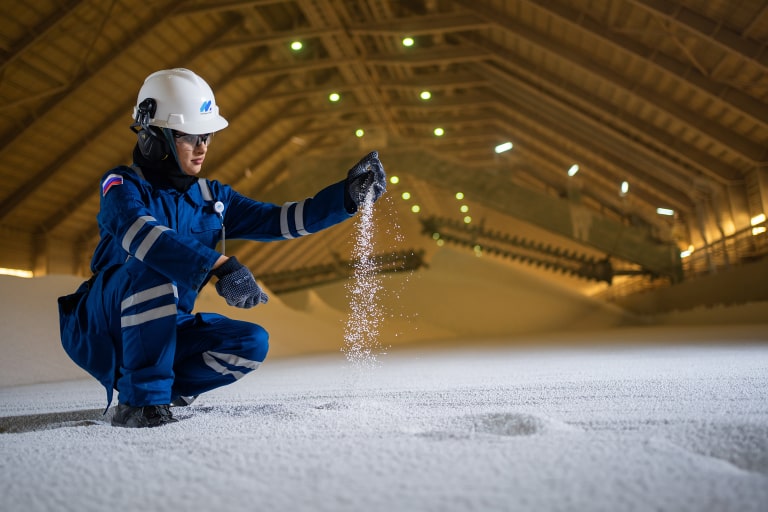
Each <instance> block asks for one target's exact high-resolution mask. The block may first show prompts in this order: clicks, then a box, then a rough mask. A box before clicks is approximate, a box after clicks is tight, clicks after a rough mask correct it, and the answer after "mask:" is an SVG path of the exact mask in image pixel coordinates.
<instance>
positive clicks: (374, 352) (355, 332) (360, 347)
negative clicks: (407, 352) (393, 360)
mask: <svg viewBox="0 0 768 512" xmlns="http://www.w3.org/2000/svg"><path fill="white" fill-rule="evenodd" d="M374 235H375V226H374V222H373V198H372V195H371V193H369V194H368V196H367V197H366V198H365V201H363V204H361V205H360V211H359V212H358V217H357V220H356V228H355V234H354V236H355V245H354V248H353V251H352V256H353V258H352V259H353V265H354V268H353V272H352V279H351V280H350V281H349V282H348V283H347V286H346V288H347V297H348V299H349V305H350V312H349V317H348V318H347V323H346V326H345V328H344V344H345V346H344V348H343V351H344V353H345V355H346V356H347V360H348V361H349V362H350V363H351V364H352V365H353V366H356V367H359V368H369V367H374V366H377V365H378V360H377V356H378V355H379V352H380V349H381V345H380V341H379V326H380V324H381V321H382V317H383V314H382V311H381V308H380V307H379V305H378V293H379V291H380V290H381V287H382V284H381V278H380V276H379V275H378V273H377V272H376V262H375V260H374V254H373V248H374V243H373V239H374Z"/></svg>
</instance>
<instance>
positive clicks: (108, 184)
mask: <svg viewBox="0 0 768 512" xmlns="http://www.w3.org/2000/svg"><path fill="white" fill-rule="evenodd" d="M122 184H123V177H122V176H120V175H119V174H110V175H109V176H107V177H106V178H104V181H103V182H102V183H101V197H104V196H106V195H107V192H109V189H111V188H112V187H114V186H116V185H122Z"/></svg>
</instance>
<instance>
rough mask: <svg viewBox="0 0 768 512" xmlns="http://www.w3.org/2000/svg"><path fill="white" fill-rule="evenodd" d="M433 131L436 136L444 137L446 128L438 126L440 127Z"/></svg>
mask: <svg viewBox="0 0 768 512" xmlns="http://www.w3.org/2000/svg"><path fill="white" fill-rule="evenodd" d="M432 133H434V134H435V137H442V136H443V135H445V130H443V129H442V128H440V127H438V128H435V129H434V131H433V132H432Z"/></svg>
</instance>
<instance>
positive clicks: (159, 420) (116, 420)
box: [112, 404, 178, 428]
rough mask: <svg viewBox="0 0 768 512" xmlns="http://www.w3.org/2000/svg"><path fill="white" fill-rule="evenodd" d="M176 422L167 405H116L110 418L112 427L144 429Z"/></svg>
mask: <svg viewBox="0 0 768 512" xmlns="http://www.w3.org/2000/svg"><path fill="white" fill-rule="evenodd" d="M176 421H178V420H177V419H175V418H174V417H173V414H171V409H170V408H169V407H168V406H167V405H145V406H143V407H133V406H130V405H128V404H117V407H116V408H115V414H114V415H113V416H112V426H113V427H128V428H145V427H161V426H163V425H165V424H166V423H175V422H176Z"/></svg>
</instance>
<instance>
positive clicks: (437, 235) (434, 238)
mask: <svg viewBox="0 0 768 512" xmlns="http://www.w3.org/2000/svg"><path fill="white" fill-rule="evenodd" d="M432 240H440V233H432Z"/></svg>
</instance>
